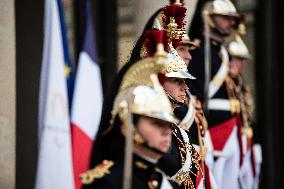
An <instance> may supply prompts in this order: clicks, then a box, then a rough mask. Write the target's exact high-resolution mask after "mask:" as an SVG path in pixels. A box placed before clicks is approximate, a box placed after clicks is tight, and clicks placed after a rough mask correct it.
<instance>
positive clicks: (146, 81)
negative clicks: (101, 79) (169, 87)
mask: <svg viewBox="0 0 284 189" xmlns="http://www.w3.org/2000/svg"><path fill="white" fill-rule="evenodd" d="M167 65H168V57H167V53H166V52H165V51H164V49H163V45H162V44H161V43H158V44H157V51H156V53H155V55H154V56H153V57H147V58H144V59H142V60H140V61H138V62H137V63H135V64H134V65H132V66H131V67H130V68H129V69H128V70H127V72H126V73H125V75H124V77H123V78H122V82H121V84H120V89H119V94H118V95H117V97H116V100H115V103H114V107H113V111H112V120H113V119H114V118H115V117H116V115H119V116H120V118H121V120H124V119H125V116H124V115H125V108H126V107H127V106H128V107H129V108H130V111H131V113H133V114H137V115H143V116H147V117H152V118H156V119H160V120H163V121H166V122H170V123H177V120H176V119H175V117H174V116H173V109H172V107H171V103H170V101H169V99H168V97H167V95H166V93H165V91H164V90H163V88H162V86H161V85H160V83H159V81H158V74H159V73H165V72H166V69H167Z"/></svg>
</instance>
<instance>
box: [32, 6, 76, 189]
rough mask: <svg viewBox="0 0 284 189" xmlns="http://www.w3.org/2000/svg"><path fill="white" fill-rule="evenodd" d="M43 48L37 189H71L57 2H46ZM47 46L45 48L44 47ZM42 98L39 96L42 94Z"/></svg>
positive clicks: (66, 97)
mask: <svg viewBox="0 0 284 189" xmlns="http://www.w3.org/2000/svg"><path fill="white" fill-rule="evenodd" d="M45 6H46V7H45V40H44V42H45V44H44V52H43V53H44V55H43V62H42V74H43V76H45V77H43V76H42V78H41V79H42V81H41V84H42V86H41V91H40V93H41V95H40V97H43V96H45V97H46V98H45V99H39V101H40V102H39V103H40V106H42V107H40V109H42V111H41V113H44V114H43V115H40V116H41V117H40V119H41V120H40V121H39V123H40V125H39V129H41V135H40V137H41V138H40V149H39V159H38V167H37V178H36V186H35V188H36V189H67V188H68V189H73V188H74V180H73V170H72V159H71V138H70V123H69V113H68V95H67V84H66V78H65V74H64V66H65V64H64V52H63V44H62V36H61V27H60V19H59V13H58V6H57V1H56V0H46V2H45ZM46 43H47V44H46ZM43 92H44V93H45V94H42V93H43Z"/></svg>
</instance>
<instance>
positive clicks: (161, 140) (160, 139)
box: [137, 116, 172, 153]
mask: <svg viewBox="0 0 284 189" xmlns="http://www.w3.org/2000/svg"><path fill="white" fill-rule="evenodd" d="M137 130H138V132H139V133H140V134H141V135H142V136H143V138H144V139H145V140H146V141H147V142H148V145H149V146H150V147H153V148H156V149H158V150H160V151H161V152H164V153H166V152H168V151H169V149H170V146H171V141H172V129H171V124H170V123H168V122H165V121H162V120H158V119H154V118H149V117H143V116H142V117H140V118H139V120H138V123H137Z"/></svg>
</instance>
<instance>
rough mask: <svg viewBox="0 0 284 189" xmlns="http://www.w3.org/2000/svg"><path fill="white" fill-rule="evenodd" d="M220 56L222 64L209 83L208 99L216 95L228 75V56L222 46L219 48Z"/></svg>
mask: <svg viewBox="0 0 284 189" xmlns="http://www.w3.org/2000/svg"><path fill="white" fill-rule="evenodd" d="M221 55H222V64H221V66H220V68H219V70H218V72H217V73H216V75H215V76H214V77H213V79H212V80H211V81H210V83H209V90H208V98H212V97H213V96H214V95H215V94H216V92H217V91H218V90H219V88H220V87H221V86H222V84H223V82H224V80H225V77H226V76H227V74H228V70H229V55H228V52H227V50H226V48H225V47H224V46H223V45H222V46H221Z"/></svg>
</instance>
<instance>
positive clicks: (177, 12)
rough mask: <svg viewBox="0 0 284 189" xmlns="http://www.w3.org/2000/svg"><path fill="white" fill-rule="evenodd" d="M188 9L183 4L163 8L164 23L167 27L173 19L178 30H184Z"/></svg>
mask: <svg viewBox="0 0 284 189" xmlns="http://www.w3.org/2000/svg"><path fill="white" fill-rule="evenodd" d="M186 10H187V9H186V7H185V6H183V5H181V4H170V5H167V6H165V7H164V8H163V13H164V15H163V17H162V19H163V23H164V25H165V26H167V25H168V24H169V23H170V18H171V17H173V18H174V19H175V23H176V24H177V28H178V29H184V26H185V24H186V23H185V20H184V18H185V15H186Z"/></svg>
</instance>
